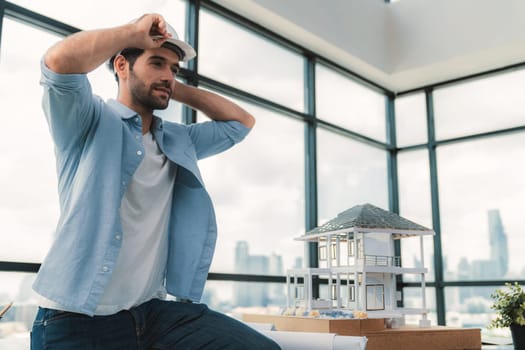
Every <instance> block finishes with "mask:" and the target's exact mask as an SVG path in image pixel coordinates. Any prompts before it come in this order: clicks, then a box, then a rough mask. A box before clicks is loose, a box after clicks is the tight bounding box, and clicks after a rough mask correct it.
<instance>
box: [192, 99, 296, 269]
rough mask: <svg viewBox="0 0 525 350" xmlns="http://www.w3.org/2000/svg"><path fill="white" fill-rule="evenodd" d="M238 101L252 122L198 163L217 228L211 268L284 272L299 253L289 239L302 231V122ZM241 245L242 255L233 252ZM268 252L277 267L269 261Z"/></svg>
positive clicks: (294, 242)
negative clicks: (244, 133)
mask: <svg viewBox="0 0 525 350" xmlns="http://www.w3.org/2000/svg"><path fill="white" fill-rule="evenodd" d="M239 104H241V105H242V106H243V107H244V108H245V109H246V110H248V111H249V112H250V113H251V114H253V115H254V116H255V117H256V119H257V123H256V124H255V127H254V128H253V130H252V131H251V132H250V134H249V135H248V137H247V138H246V140H245V141H243V142H242V143H241V144H240V145H237V146H235V147H234V148H233V149H231V150H229V151H227V152H225V153H223V154H220V155H217V156H214V157H210V158H207V159H204V160H202V161H201V163H200V166H201V170H202V175H203V177H204V180H205V183H206V184H207V188H208V190H209V192H210V195H211V197H212V200H213V201H214V204H215V211H216V216H217V224H218V230H219V234H218V241H217V248H216V252H215V258H214V260H213V265H212V270H213V271H217V272H237V273H251V274H263V275H266V274H269V275H283V274H284V273H285V270H286V269H287V268H290V267H291V266H292V265H293V262H294V260H295V259H296V258H297V257H301V256H302V255H303V245H302V243H301V242H297V241H294V239H293V238H295V237H298V236H300V235H303V234H304V157H303V155H304V145H303V142H302V139H303V134H304V126H303V123H302V122H299V121H296V120H294V119H291V118H288V117H285V116H282V115H279V114H277V113H275V112H271V111H269V110H267V109H264V108H260V107H256V106H255V105H252V104H246V103H239ZM199 119H200V120H202V119H201V118H199ZM243 249H245V250H246V251H245V253H243V254H245V255H246V256H247V257H246V259H247V260H243V259H242V258H241V257H242V256H244V255H242V254H241V256H239V255H238V254H237V252H239V251H244V250H243ZM272 253H273V254H275V255H278V256H280V257H281V259H282V261H283V263H282V264H281V266H270V261H269V257H270V256H271V255H272ZM257 259H259V263H254V261H255V260H257ZM250 261H252V262H253V264H252V265H249V264H248V263H249V262H250ZM250 266H252V267H251V268H250Z"/></svg>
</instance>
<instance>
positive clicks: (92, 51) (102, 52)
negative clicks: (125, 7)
mask: <svg viewBox="0 0 525 350" xmlns="http://www.w3.org/2000/svg"><path fill="white" fill-rule="evenodd" d="M168 38H169V34H168V32H167V30H166V22H165V20H164V18H163V17H162V16H160V15H157V14H148V15H144V16H142V17H140V18H139V19H138V20H136V21H135V22H133V23H129V24H126V25H122V26H118V27H114V28H108V29H98V30H91V31H82V32H79V33H75V34H73V35H70V36H68V37H67V38H65V39H64V40H62V41H60V42H58V43H57V44H55V45H54V46H52V47H51V48H50V49H49V50H48V51H47V52H46V54H45V56H44V62H45V64H46V66H47V67H48V68H49V69H51V70H52V71H54V72H56V73H62V74H74V73H88V72H91V71H92V70H94V69H96V68H97V67H98V66H100V65H101V64H103V63H104V62H105V61H106V60H108V59H109V58H110V57H111V56H113V55H114V54H115V53H117V52H119V51H120V50H122V49H124V48H127V47H136V48H140V49H150V48H157V47H160V46H161V45H162V44H163V43H164V42H165V41H166V40H167V39H168Z"/></svg>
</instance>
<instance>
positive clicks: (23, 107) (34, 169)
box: [0, 18, 59, 284]
mask: <svg viewBox="0 0 525 350" xmlns="http://www.w3.org/2000/svg"><path fill="white" fill-rule="evenodd" d="M58 39H59V38H58V37H56V36H53V35H50V34H48V33H46V32H42V31H39V30H36V29H34V28H32V27H29V26H26V25H23V24H20V23H18V22H14V21H12V20H9V19H6V18H4V21H3V27H2V48H1V59H0V77H1V78H0V101H1V105H2V109H3V111H4V113H3V114H2V115H3V116H2V129H3V133H2V137H0V149H1V150H2V151H1V152H0V162H1V163H2V164H4V167H3V169H4V170H3V171H2V172H0V192H1V193H2V195H1V196H0V231H1V232H2V234H1V235H0V257H1V258H0V260H12V261H28V262H40V261H42V259H43V258H44V255H45V254H46V252H47V249H48V248H49V247H50V244H51V241H52V238H53V230H54V228H55V225H56V223H57V219H58V197H57V190H56V188H57V180H56V174H55V158H54V154H53V145H52V142H51V136H50V134H49V132H48V126H47V123H46V120H45V118H44V114H43V112H42V108H41V96H42V88H41V87H40V86H39V85H38V81H39V80H40V58H41V57H42V55H43V53H44V51H45V50H46V49H47V47H49V46H51V45H52V44H53V43H54V42H56V41H57V40H58ZM20 42H31V43H32V44H31V45H20ZM0 284H1V283H0Z"/></svg>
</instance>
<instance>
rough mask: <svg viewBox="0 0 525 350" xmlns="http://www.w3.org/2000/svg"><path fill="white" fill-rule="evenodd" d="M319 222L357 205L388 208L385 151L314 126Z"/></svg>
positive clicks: (321, 222)
mask: <svg viewBox="0 0 525 350" xmlns="http://www.w3.org/2000/svg"><path fill="white" fill-rule="evenodd" d="M317 181H318V188H319V191H318V192H319V214H318V216H319V224H323V223H324V222H326V221H328V220H331V219H333V218H334V217H336V216H337V214H339V213H341V212H342V211H345V210H346V209H349V208H351V207H353V206H354V205H358V204H365V203H370V204H373V205H375V206H378V207H380V208H384V209H388V189H387V169H386V152H385V151H384V150H381V149H378V148H375V147H372V146H368V145H366V144H363V143H360V142H357V141H354V140H352V139H350V138H348V137H344V136H341V135H339V134H336V133H333V132H330V131H326V130H324V129H318V132H317Z"/></svg>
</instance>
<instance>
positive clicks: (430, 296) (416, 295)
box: [403, 287, 437, 326]
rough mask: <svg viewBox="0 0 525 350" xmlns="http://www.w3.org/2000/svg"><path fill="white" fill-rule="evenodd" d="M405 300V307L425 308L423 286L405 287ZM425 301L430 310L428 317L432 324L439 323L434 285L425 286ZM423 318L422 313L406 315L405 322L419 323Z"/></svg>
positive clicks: (409, 323)
mask: <svg viewBox="0 0 525 350" xmlns="http://www.w3.org/2000/svg"><path fill="white" fill-rule="evenodd" d="M403 302H404V307H405V308H408V309H411V308H416V309H420V308H423V298H422V294H421V288H419V287H406V288H403ZM425 302H426V304H427V305H426V309H427V310H428V314H427V319H429V320H430V324H431V325H432V326H436V325H437V312H436V290H435V288H432V287H426V288H425ZM419 320H421V315H406V316H405V322H406V324H408V325H417V324H419Z"/></svg>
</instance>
